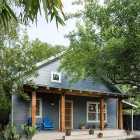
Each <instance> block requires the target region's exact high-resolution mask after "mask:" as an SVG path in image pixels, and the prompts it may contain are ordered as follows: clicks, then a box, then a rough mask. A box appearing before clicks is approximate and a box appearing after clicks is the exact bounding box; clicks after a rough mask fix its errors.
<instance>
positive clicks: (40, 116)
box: [30, 98, 42, 118]
mask: <svg viewBox="0 0 140 140" xmlns="http://www.w3.org/2000/svg"><path fill="white" fill-rule="evenodd" d="M36 100H40V115H39V116H36V118H42V98H36ZM30 116H31V117H32V100H31V102H30Z"/></svg>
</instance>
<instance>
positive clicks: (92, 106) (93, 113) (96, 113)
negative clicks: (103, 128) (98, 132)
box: [87, 102, 107, 122]
mask: <svg viewBox="0 0 140 140" xmlns="http://www.w3.org/2000/svg"><path fill="white" fill-rule="evenodd" d="M104 121H105V122H106V121H107V104H106V103H105V104H104ZM87 122H100V103H99V102H87Z"/></svg>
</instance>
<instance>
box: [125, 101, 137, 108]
mask: <svg viewBox="0 0 140 140" xmlns="http://www.w3.org/2000/svg"><path fill="white" fill-rule="evenodd" d="M122 103H123V110H126V109H137V108H138V106H137V105H134V104H132V103H130V102H127V101H124V100H123V101H122Z"/></svg>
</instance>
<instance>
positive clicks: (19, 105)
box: [13, 96, 30, 131]
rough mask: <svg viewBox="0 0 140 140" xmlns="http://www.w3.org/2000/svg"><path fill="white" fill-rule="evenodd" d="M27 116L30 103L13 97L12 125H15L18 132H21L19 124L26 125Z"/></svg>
mask: <svg viewBox="0 0 140 140" xmlns="http://www.w3.org/2000/svg"><path fill="white" fill-rule="evenodd" d="M29 114H30V103H29V102H26V101H24V100H23V99H20V98H18V97H17V96H13V123H14V124H16V126H17V130H18V131H21V124H27V119H28V117H29Z"/></svg>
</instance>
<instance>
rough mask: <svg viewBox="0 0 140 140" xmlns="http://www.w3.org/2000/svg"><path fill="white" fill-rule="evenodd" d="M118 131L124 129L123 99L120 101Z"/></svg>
mask: <svg viewBox="0 0 140 140" xmlns="http://www.w3.org/2000/svg"><path fill="white" fill-rule="evenodd" d="M118 129H123V114H122V98H119V99H118Z"/></svg>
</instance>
